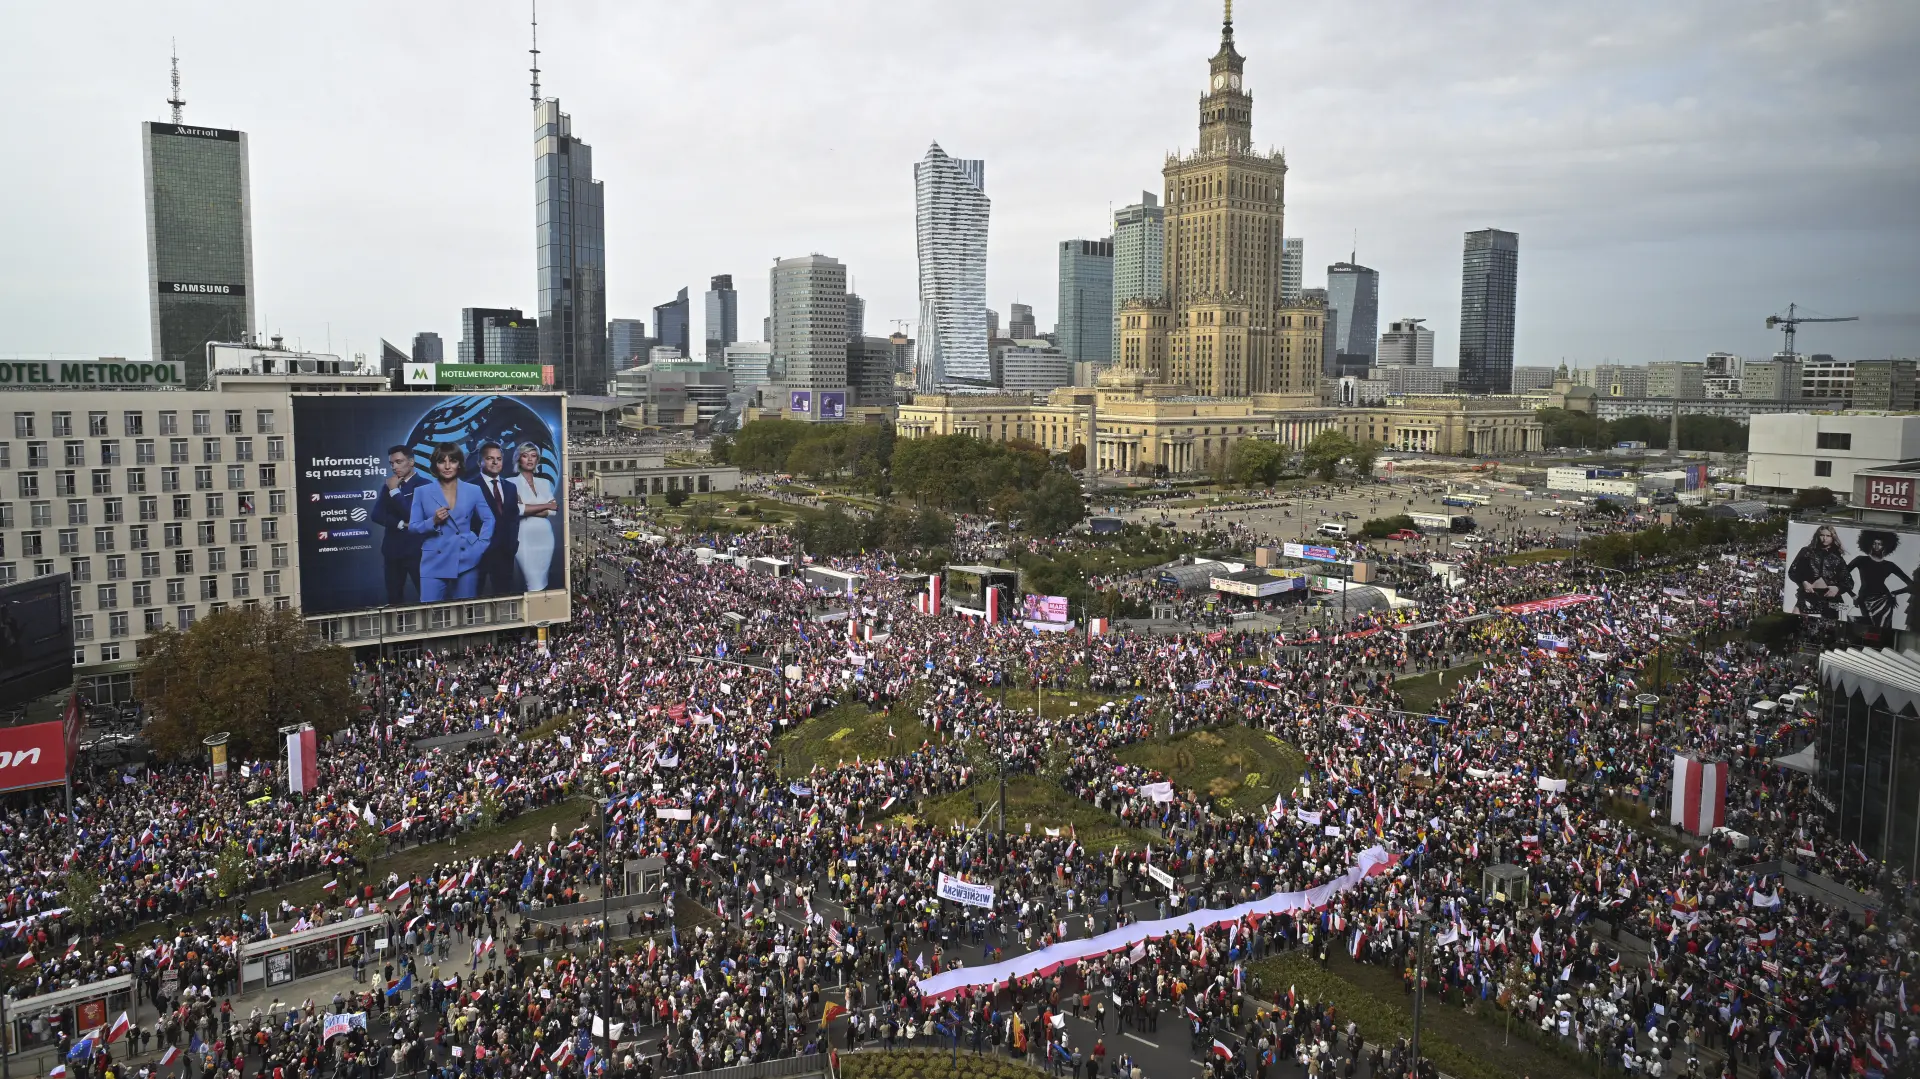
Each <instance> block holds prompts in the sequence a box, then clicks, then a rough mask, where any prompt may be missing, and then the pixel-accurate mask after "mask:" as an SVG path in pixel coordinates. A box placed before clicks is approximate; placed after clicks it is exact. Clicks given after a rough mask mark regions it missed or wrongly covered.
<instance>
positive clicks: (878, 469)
mask: <svg viewBox="0 0 1920 1079" xmlns="http://www.w3.org/2000/svg"><path fill="white" fill-rule="evenodd" d="M893 446H894V437H893V427H892V425H890V424H872V423H801V422H800V421H798V420H760V421H758V422H755V423H750V424H747V425H746V426H745V427H742V428H741V429H740V430H739V431H738V432H736V433H734V434H732V435H719V436H716V437H715V438H714V440H713V446H712V450H711V451H710V452H711V453H712V455H713V459H714V460H715V461H718V462H719V463H721V464H723V465H737V466H739V467H740V468H743V469H747V470H749V471H752V472H791V473H793V474H795V475H798V476H805V477H807V478H808V479H812V480H823V479H827V478H829V477H841V478H844V479H848V480H850V481H851V482H852V483H853V484H854V485H855V486H858V487H861V488H864V489H867V490H871V491H874V492H875V493H877V494H885V493H887V492H886V482H887V468H888V466H889V465H890V464H891V462H892V460H893Z"/></svg>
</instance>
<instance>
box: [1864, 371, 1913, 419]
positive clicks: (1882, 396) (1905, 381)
mask: <svg viewBox="0 0 1920 1079" xmlns="http://www.w3.org/2000/svg"><path fill="white" fill-rule="evenodd" d="M1914 390H1915V367H1914V361H1912V360H1893V359H1887V360H1856V361H1854V365H1853V407H1854V408H1857V409H1878V410H1881V411H1886V412H1912V411H1913V410H1914V406H1915V393H1914Z"/></svg>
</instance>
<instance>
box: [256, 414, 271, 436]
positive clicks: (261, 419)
mask: <svg viewBox="0 0 1920 1079" xmlns="http://www.w3.org/2000/svg"><path fill="white" fill-rule="evenodd" d="M253 422H254V426H255V427H256V428H257V429H258V430H259V432H260V433H261V434H263V435H270V434H272V433H273V409H270V408H262V409H257V410H255V412H254V414H253Z"/></svg>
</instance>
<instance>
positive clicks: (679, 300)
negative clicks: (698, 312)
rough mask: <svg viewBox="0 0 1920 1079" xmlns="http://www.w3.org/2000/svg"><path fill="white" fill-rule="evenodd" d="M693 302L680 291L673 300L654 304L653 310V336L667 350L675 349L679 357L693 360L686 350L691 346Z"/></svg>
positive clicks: (685, 292) (682, 290) (683, 290)
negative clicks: (678, 351)
mask: <svg viewBox="0 0 1920 1079" xmlns="http://www.w3.org/2000/svg"><path fill="white" fill-rule="evenodd" d="M692 323H693V301H692V300H690V299H688V298H687V290H686V289H684V288H683V289H681V290H680V291H679V293H677V294H676V295H675V296H674V297H673V299H671V300H668V301H667V302H666V303H663V304H656V305H655V306H654V309H653V335H654V336H655V337H657V338H659V339H660V343H661V344H662V345H665V346H666V347H667V348H677V349H679V350H680V355H681V356H684V357H686V358H687V359H693V354H692V353H690V352H688V351H687V349H688V348H690V347H691V346H692V344H693V340H692V337H693V325H692Z"/></svg>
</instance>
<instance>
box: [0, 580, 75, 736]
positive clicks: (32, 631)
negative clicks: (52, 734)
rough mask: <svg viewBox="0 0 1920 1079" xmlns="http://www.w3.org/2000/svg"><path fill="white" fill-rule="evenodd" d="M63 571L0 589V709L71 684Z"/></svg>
mask: <svg viewBox="0 0 1920 1079" xmlns="http://www.w3.org/2000/svg"><path fill="white" fill-rule="evenodd" d="M71 583H72V582H71V580H70V578H69V576H68V575H67V574H65V573H56V574H53V575H51V576H47V577H36V578H34V579H33V580H30V581H22V582H20V583H19V584H11V585H8V586H6V587H5V588H0V707H12V706H13V705H16V704H21V703H24V702H26V701H30V700H32V699H33V698H35V697H39V696H43V695H45V694H48V693H52V692H53V691H54V690H57V689H62V688H65V687H67V686H70V685H72V684H73V595H72V592H71V591H70V585H71Z"/></svg>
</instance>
